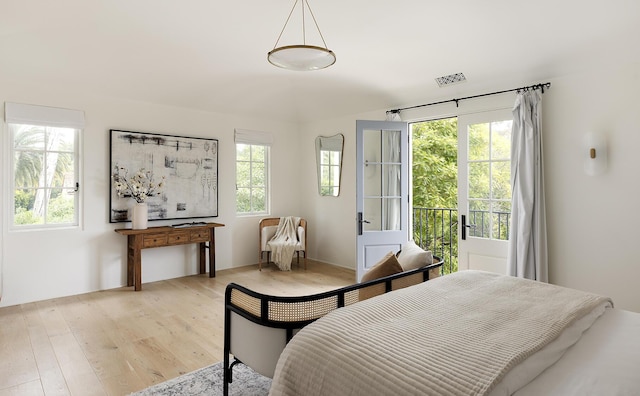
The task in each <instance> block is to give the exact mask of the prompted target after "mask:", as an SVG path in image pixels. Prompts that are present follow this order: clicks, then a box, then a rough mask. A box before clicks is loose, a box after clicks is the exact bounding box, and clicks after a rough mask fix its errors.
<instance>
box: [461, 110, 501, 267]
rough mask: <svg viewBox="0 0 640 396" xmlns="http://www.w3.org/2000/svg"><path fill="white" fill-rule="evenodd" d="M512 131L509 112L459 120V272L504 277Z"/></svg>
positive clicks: (485, 113)
mask: <svg viewBox="0 0 640 396" xmlns="http://www.w3.org/2000/svg"><path fill="white" fill-rule="evenodd" d="M511 125H512V115H511V111H510V110H508V109H505V110H497V111H491V112H484V113H476V114H470V115H463V116H459V117H458V216H459V221H460V222H459V226H458V241H459V242H458V270H465V269H476V270H484V271H491V272H497V273H500V274H506V271H507V250H508V238H509V225H510V215H511Z"/></svg>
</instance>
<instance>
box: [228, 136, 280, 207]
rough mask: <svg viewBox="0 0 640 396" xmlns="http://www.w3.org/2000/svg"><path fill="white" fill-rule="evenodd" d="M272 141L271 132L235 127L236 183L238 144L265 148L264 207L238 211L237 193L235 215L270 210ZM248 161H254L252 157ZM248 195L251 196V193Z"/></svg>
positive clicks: (250, 187) (251, 187) (236, 174)
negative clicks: (263, 208)
mask: <svg viewBox="0 0 640 396" xmlns="http://www.w3.org/2000/svg"><path fill="white" fill-rule="evenodd" d="M272 143H273V136H272V134H270V133H268V132H258V131H250V130H246V129H236V130H235V144H236V160H235V165H236V172H235V177H236V184H237V178H238V162H239V161H238V157H237V153H238V151H237V149H238V145H240V144H242V145H248V146H263V147H264V148H265V153H264V159H263V160H264V169H265V185H264V190H265V192H264V194H265V202H264V207H265V210H254V209H253V208H252V209H251V210H250V211H248V212H240V211H238V206H237V203H238V201H237V199H238V195H237V194H236V215H237V216H255V215H268V214H269V213H270V211H271V209H270V205H271V161H270V155H271V144H272ZM250 148H251V147H250ZM249 161H250V162H254V161H253V160H252V159H250V160H249ZM250 183H251V182H250ZM260 188H263V186H260ZM249 189H250V190H252V189H253V186H252V185H250V186H249ZM236 191H237V187H236ZM250 195H252V196H253V194H252V193H251V194H250ZM252 201H253V200H252Z"/></svg>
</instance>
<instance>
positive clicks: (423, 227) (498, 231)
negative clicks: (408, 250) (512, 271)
mask: <svg viewBox="0 0 640 396" xmlns="http://www.w3.org/2000/svg"><path fill="white" fill-rule="evenodd" d="M491 215H493V216H494V221H493V223H492V222H491V221H489V220H490V218H489V216H491ZM510 218H511V213H510V212H493V213H490V212H488V211H482V210H475V211H469V217H468V219H469V223H470V224H474V225H475V227H472V228H470V229H469V234H468V235H469V236H474V237H478V238H493V239H502V240H507V239H509V220H510ZM413 240H414V241H415V242H416V244H417V245H418V246H420V247H421V248H423V249H425V250H431V251H432V252H433V254H434V255H435V256H439V257H442V259H443V260H444V264H443V265H442V268H441V272H442V273H443V274H449V273H451V272H456V271H457V270H458V209H450V208H413Z"/></svg>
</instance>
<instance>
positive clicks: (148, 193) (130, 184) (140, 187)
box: [113, 165, 164, 203]
mask: <svg viewBox="0 0 640 396" xmlns="http://www.w3.org/2000/svg"><path fill="white" fill-rule="evenodd" d="M113 186H114V188H115V189H116V193H117V194H118V196H119V197H131V198H133V199H135V200H136V202H138V203H143V202H145V201H146V200H147V198H148V197H153V196H155V195H160V192H161V191H160V190H162V188H163V187H164V176H163V177H162V180H161V181H160V183H155V182H154V181H153V173H152V172H151V171H147V170H145V169H144V168H140V170H138V171H137V172H136V173H135V174H134V175H133V176H131V177H130V176H129V171H128V170H127V169H126V168H124V167H119V166H117V165H116V166H115V167H114V169H113Z"/></svg>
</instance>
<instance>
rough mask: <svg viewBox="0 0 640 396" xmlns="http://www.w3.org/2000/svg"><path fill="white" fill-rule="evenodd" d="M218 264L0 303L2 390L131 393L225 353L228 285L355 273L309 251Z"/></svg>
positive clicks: (287, 285)
mask: <svg viewBox="0 0 640 396" xmlns="http://www.w3.org/2000/svg"><path fill="white" fill-rule="evenodd" d="M303 268H304V266H303V265H302V259H301V260H300V266H297V265H296V264H295V261H294V265H293V268H292V271H291V272H281V271H278V270H277V269H276V268H275V267H274V266H273V264H271V265H270V266H269V267H267V268H265V269H263V270H262V271H258V270H257V265H254V266H247V267H241V268H234V269H229V270H222V271H218V272H217V274H216V277H215V278H209V277H208V275H194V276H188V277H184V278H177V279H171V280H166V281H160V282H154V283H144V284H143V285H142V291H140V292H134V291H133V288H132V287H124V288H119V289H113V290H107V291H100V292H94V293H88V294H82V295H78V296H72V297H65V298H57V299H53V300H47V301H40V302H35V303H30V304H23V305H17V306H12V307H6V308H1V309H0V396H3V395H21V396H22V395H83V396H84V395H127V394H129V393H130V392H133V391H137V390H140V389H143V388H146V387H148V386H150V385H153V384H156V383H159V382H163V381H166V380H168V379H171V378H174V377H177V376H179V375H181V374H184V373H187V372H190V371H193V370H196V369H198V368H201V367H205V366H208V365H210V364H213V363H215V362H218V361H220V360H222V347H223V328H224V327H223V321H224V310H223V304H224V290H225V287H226V285H227V284H228V283H230V282H235V283H238V284H241V285H243V286H246V287H249V288H250V289H253V290H255V291H258V292H262V293H268V294H276V295H305V294H312V293H316V292H321V291H326V290H331V289H336V288H339V287H342V286H345V285H349V284H351V283H353V282H354V279H355V275H354V271H352V270H348V269H344V268H340V267H335V266H331V265H327V264H324V263H319V262H315V261H313V260H307V270H304V269H303Z"/></svg>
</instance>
